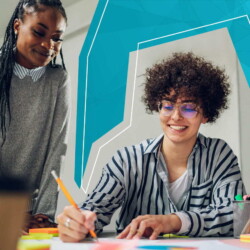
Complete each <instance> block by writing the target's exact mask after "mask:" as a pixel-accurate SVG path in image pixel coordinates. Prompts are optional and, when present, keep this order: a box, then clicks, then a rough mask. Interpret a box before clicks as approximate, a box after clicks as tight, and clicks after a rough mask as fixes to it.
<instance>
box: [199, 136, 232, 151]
mask: <svg viewBox="0 0 250 250" xmlns="http://www.w3.org/2000/svg"><path fill="white" fill-rule="evenodd" d="M198 139H199V142H200V143H201V144H202V145H203V146H204V147H205V148H207V149H208V150H211V149H213V150H216V151H217V150H225V149H227V150H232V149H231V147H230V146H229V145H228V143H227V142H226V141H225V140H223V139H220V138H211V137H206V136H204V135H203V134H199V135H198Z"/></svg>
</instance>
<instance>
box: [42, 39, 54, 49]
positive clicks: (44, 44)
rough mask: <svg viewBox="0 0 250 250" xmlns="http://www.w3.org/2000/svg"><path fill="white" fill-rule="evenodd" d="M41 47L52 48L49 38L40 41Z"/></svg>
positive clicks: (52, 44)
mask: <svg viewBox="0 0 250 250" xmlns="http://www.w3.org/2000/svg"><path fill="white" fill-rule="evenodd" d="M41 45H42V47H45V48H46V49H47V50H51V49H53V48H54V43H53V41H52V40H51V39H48V40H44V41H43V42H42V43H41Z"/></svg>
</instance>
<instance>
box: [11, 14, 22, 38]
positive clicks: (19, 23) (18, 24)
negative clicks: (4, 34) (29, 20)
mask: <svg viewBox="0 0 250 250" xmlns="http://www.w3.org/2000/svg"><path fill="white" fill-rule="evenodd" d="M20 25H21V21H20V19H18V18H16V19H15V21H14V25H13V29H14V32H15V34H16V35H18V32H19V29H20Z"/></svg>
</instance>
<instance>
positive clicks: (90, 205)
mask: <svg viewBox="0 0 250 250" xmlns="http://www.w3.org/2000/svg"><path fill="white" fill-rule="evenodd" d="M124 195H125V189H124V187H123V170H122V161H121V159H120V158H119V156H118V154H116V155H115V156H114V157H113V158H112V160H111V161H110V162H109V163H108V164H107V165H106V166H105V167H104V168H103V172H102V176H101V179H100V180H99V183H98V184H97V186H96V188H95V189H94V190H93V191H92V193H90V194H89V195H88V198H87V200H86V201H85V202H84V203H83V205H82V208H81V209H76V208H74V207H72V206H71V207H65V208H64V211H63V212H62V213H61V214H59V215H58V217H57V221H58V228H59V234H60V238H61V240H63V241H67V242H77V241H80V240H82V239H84V238H85V237H86V235H87V234H88V231H89V230H90V229H91V230H97V231H99V230H101V229H102V228H103V226H105V225H107V224H108V223H109V221H110V219H111V217H112V215H113V213H114V212H115V210H116V209H117V208H118V207H119V206H120V205H121V203H122V202H123V197H124ZM68 218H69V219H70V225H67V223H65V222H66V221H67V219H68ZM94 221H96V223H95V226H94Z"/></svg>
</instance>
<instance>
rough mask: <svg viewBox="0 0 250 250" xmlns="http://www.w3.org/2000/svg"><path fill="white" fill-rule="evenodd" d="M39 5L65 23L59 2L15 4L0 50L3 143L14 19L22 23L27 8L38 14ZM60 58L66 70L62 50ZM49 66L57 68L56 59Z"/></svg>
mask: <svg viewBox="0 0 250 250" xmlns="http://www.w3.org/2000/svg"><path fill="white" fill-rule="evenodd" d="M41 5H44V6H48V7H52V8H55V9H56V10H58V11H59V12H60V13H61V15H62V16H63V18H64V19H65V22H66V23H67V16H66V13H65V10H64V8H63V6H62V3H61V1H60V0H20V1H19V3H18V4H17V6H16V9H15V10H14V12H13V14H12V16H11V18H10V21H9V23H8V26H7V28H6V31H5V36H4V40H3V44H2V46H1V48H0V129H1V131H0V135H2V138H3V143H4V141H5V139H6V127H7V124H6V123H7V122H6V121H7V119H6V117H7V116H6V115H7V114H8V115H9V121H10V120H11V114H10V103H9V94H10V85H11V79H12V74H13V68H14V64H15V48H16V40H17V37H16V35H15V32H14V28H13V27H14V22H15V20H16V19H20V20H22V21H23V19H24V15H25V13H26V10H27V8H30V7H32V11H33V12H39V11H40V7H41ZM60 57H61V63H62V67H63V68H64V69H65V70H66V68H65V64H64V59H63V53H62V49H61V50H60ZM49 66H50V67H53V68H55V67H58V66H59V65H58V64H56V57H55V58H53V60H52V61H51V62H50V63H49Z"/></svg>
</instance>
